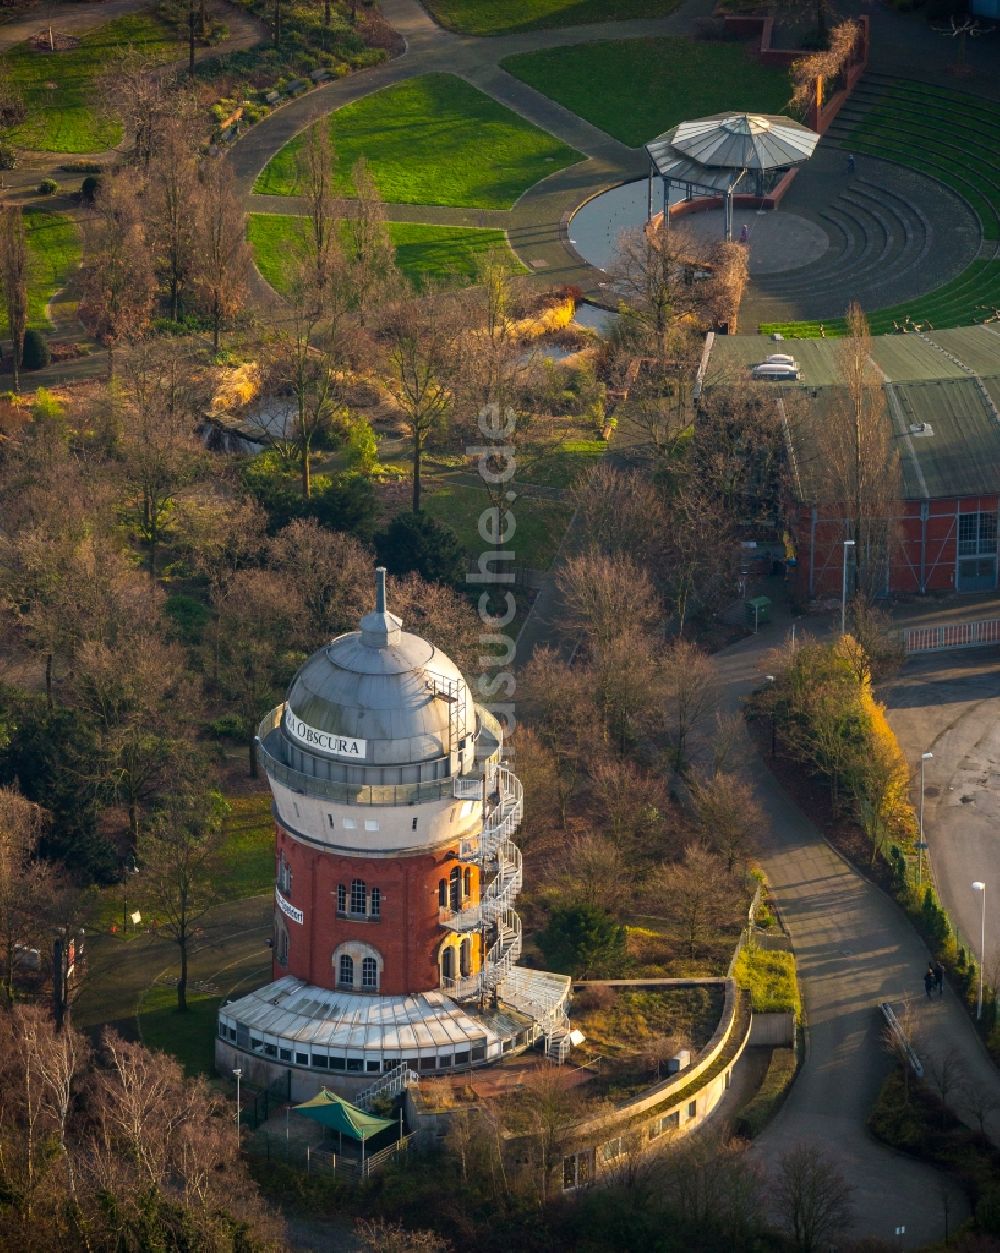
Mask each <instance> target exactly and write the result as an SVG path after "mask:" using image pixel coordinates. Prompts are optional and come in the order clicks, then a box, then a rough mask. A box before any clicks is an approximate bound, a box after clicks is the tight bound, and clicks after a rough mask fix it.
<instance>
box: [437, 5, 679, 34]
mask: <svg viewBox="0 0 1000 1253" xmlns="http://www.w3.org/2000/svg"><path fill="white" fill-rule="evenodd" d="M679 3H680V0H426V5H427V8H428V9H429V10H430V12H431V16H432V17H433V18H434V19H435V20H436V21H438V22H440V23H441V25H442V26H446V27H447V28H448V29H449V30H455V31H459V32H461V33H462V34H463V35H507V34H510V33H511V32H512V31H518V30H548V29H551V28H552V27H554V26H582V25H584V24H586V23H589V22H614V21H622V20H624V19H627V18H635V17H666V16H667V14H668V13H673V11H674V9H676V8H677V6H678V4H679Z"/></svg>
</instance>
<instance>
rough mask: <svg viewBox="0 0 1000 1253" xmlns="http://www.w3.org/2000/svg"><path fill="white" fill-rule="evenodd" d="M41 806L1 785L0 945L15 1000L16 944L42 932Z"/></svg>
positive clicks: (8, 990) (6, 984)
mask: <svg viewBox="0 0 1000 1253" xmlns="http://www.w3.org/2000/svg"><path fill="white" fill-rule="evenodd" d="M42 822H43V813H42V810H41V809H40V808H39V807H38V806H37V805H34V804H32V802H31V801H29V800H26V799H25V798H24V797H23V796H22V795H21V793H20V792H19V791H17V789H16V788H8V787H0V947H2V950H3V967H4V969H3V994H4V999H5V1000H6V1002H7V1005H8V1007H9V1006H11V1005H13V1003H14V970H15V966H16V964H17V956H16V952H17V946H18V945H26V946H27V945H30V943H31V941H32V940H34V939H35V938H36V936H37V935H38V933H39V930H40V927H39V923H40V917H41V912H42V911H41V909H40V906H41V905H42V904H43V902H42V900H41V896H42V894H43V892H44V889H45V888H46V886H47V884H46V879H47V875H46V872H45V867H44V866H42V865H41V864H40V863H38V862H37V861H36V852H37V849H38V841H39V838H40V836H41V832H42Z"/></svg>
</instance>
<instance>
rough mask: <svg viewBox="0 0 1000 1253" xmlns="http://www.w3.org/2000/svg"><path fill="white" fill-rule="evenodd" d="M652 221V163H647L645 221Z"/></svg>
mask: <svg viewBox="0 0 1000 1253" xmlns="http://www.w3.org/2000/svg"><path fill="white" fill-rule="evenodd" d="M652 220H653V162H652V161H650V163H649V176H648V178H647V179H646V221H647V222H652Z"/></svg>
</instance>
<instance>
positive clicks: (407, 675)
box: [216, 569, 570, 1100]
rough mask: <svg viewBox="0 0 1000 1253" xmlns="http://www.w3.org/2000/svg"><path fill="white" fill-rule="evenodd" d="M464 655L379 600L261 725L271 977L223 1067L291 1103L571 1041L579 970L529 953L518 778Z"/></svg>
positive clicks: (379, 580) (228, 1034)
mask: <svg viewBox="0 0 1000 1253" xmlns="http://www.w3.org/2000/svg"><path fill="white" fill-rule="evenodd" d="M502 751H503V736H502V732H501V729H500V726H499V724H498V723H497V721H496V719H494V718H493V717H492V715H491V714H490V713H489V712H488V711H487V710H485V709H483V708H482V707H481V706H479V705H476V704H475V702H474V701H473V699H472V693H471V692H470V690H469V687H468V684H467V683H466V682H465V680H464V679H463V677H462V675H461V673H460V672H459V670H458V668H457V667H456V666H455V665H454V663H453V662H452V661H451V660H450V659H449V658H448V657H446V656H445V655H444V654H443V653H442V652H440V651H439V650H438V649H436V648H435V647H434V645H433V644H431V643H429V642H428V641H427V640H423V639H421V638H420V637H419V636H416V635H410V634H409V633H408V632H406V631H404V630H403V629H402V624H401V622H400V620H399V618H397V617H395V615H393V614H391V613H388V612H387V610H386V605H385V571H384V570H382V569H379V570H377V571H376V596H375V609H374V611H373V612H371V613H369V614H366V615H365V617H364V618H362V620H361V624H360V630H358V631H352V632H349V633H348V634H346V635H341V636H338V638H337V639H335V640H333V641H332V642H331V643H330V644H328V645H327V646H326V647H325V648H321V649H320V650H319V651H318V652H317V653H315V654H314V655H313V656H312V657H310V658H309V660H308V661H307V662H306V663H305V665H303V666H302V668H301V670H300V671H299V672H298V674H297V675H296V676H295V678H294V680H293V681H292V684H291V686H290V688H289V690H288V695H287V699H286V700H285V702H284V704H282V705H279V706H278V707H277V708H276V709H273V710H272V711H271V712H270V713H269V714H268V715H267V717H266V718H265V719H264V721H263V722H262V723H261V725H260V728H259V730H258V754H259V757H260V760H261V763H262V765H263V767H264V770H265V771H266V773H267V777H268V782H269V783H270V786H271V792H272V795H273V798H274V819H275V834H276V838H275V889H274V939H273V963H272V964H273V971H272V973H273V976H274V979H273V982H271V983H269V984H267V985H266V986H265V987H262V988H258V989H257V990H256V991H255V992H251V993H249V994H248V995H246V996H243V997H241V998H240V999H239V1000H236V1001H230V1002H228V1003H227V1004H225V1005H223V1006H222V1008H221V1009H220V1011H219V1021H218V1036H217V1040H216V1062H217V1064H218V1067H219V1069H220V1071H222V1072H223V1073H228V1072H229V1071H230V1070H231V1069H233V1068H234V1067H239V1068H241V1070H242V1073H243V1076H244V1077H245V1079H247V1080H249V1081H250V1082H252V1083H258V1084H262V1085H270V1084H274V1083H277V1082H280V1083H282V1084H285V1083H287V1084H288V1086H289V1089H290V1093H291V1096H292V1098H293V1099H295V1100H304V1099H307V1098H308V1097H310V1096H312V1095H314V1094H315V1093H316V1092H317V1091H318V1090H319V1089H320V1088H321V1087H329V1088H334V1089H336V1090H338V1091H340V1092H342V1093H343V1094H344V1095H346V1096H349V1097H352V1098H353V1099H358V1097H359V1095H363V1094H364V1091H365V1090H366V1089H367V1088H369V1087H371V1086H372V1085H378V1086H381V1082H382V1080H383V1078H384V1077H385V1076H389V1075H392V1074H394V1073H397V1072H399V1073H403V1072H404V1071H406V1070H409V1071H414V1072H416V1073H417V1074H418V1075H424V1076H427V1077H429V1076H431V1075H434V1074H450V1073H454V1072H455V1071H461V1070H466V1069H468V1068H471V1067H475V1066H483V1065H488V1064H489V1063H491V1062H494V1061H497V1060H498V1059H499V1058H501V1057H503V1056H505V1055H506V1054H509V1053H513V1052H517V1051H519V1050H521V1049H524V1048H526V1047H527V1046H528V1045H530V1044H532V1043H534V1042H535V1041H538V1040H540V1041H542V1042H543V1044H544V1047H545V1049H546V1051H547V1052H548V1053H549V1054H550V1055H552V1056H554V1057H556V1058H558V1059H559V1060H562V1059H563V1058H565V1056H566V1054H567V1052H568V1051H569V1047H570V1039H569V1024H568V1021H567V1018H566V1003H567V1000H568V997H569V988H570V980H569V977H568V976H567V975H557V974H551V973H549V972H546V971H538V970H527V969H524V968H521V967H519V966H518V965H517V964H516V963H517V959H518V957H519V956H520V953H521V922H520V919H519V918H518V915H517V913H516V911H515V909H514V905H515V901H516V898H517V894H518V892H519V891H520V888H521V854H520V851H519V849H518V848H517V845H516V844H515V843H514V842H513V839H512V836H513V834H514V832H515V830H516V829H517V827H518V825H519V824H520V821H521V817H522V808H523V806H522V795H521V784H520V782H519V781H518V779H517V777H516V776H515V775H514V774H513V773H512V772H511V771H510V770H509V769H507V768H506V767H505V766H504V765H502V764H501V762H502Z"/></svg>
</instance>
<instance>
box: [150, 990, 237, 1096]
mask: <svg viewBox="0 0 1000 1253" xmlns="http://www.w3.org/2000/svg"><path fill="white" fill-rule="evenodd" d="M221 1001H222V997H221V996H205V995H203V994H202V993H200V992H189V993H188V1012H187V1013H186V1014H179V1013H178V1012H177V989H176V988H172V987H169V986H163V985H160V984H156V985H154V986H153V987H151V988H150V989H149V991H148V992H147V993H146V994H145V996H144V997H143V998H142V1004H141V1005H140V1007H139V1013H138V1021H139V1029H140V1030H141V1031H142V1040H143V1043H144V1044H145V1045H146V1047H147V1048H150V1049H154V1050H157V1051H160V1052H163V1053H170V1054H172V1056H174V1057H176V1058H177V1060H178V1061H179V1062H180V1063H181V1065H182V1066H183V1067H184V1070H185V1073H187V1074H188V1075H211V1074H213V1073H214V1071H215V1032H216V1014H217V1013H218V1009H219V1005H220V1003H221Z"/></svg>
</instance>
